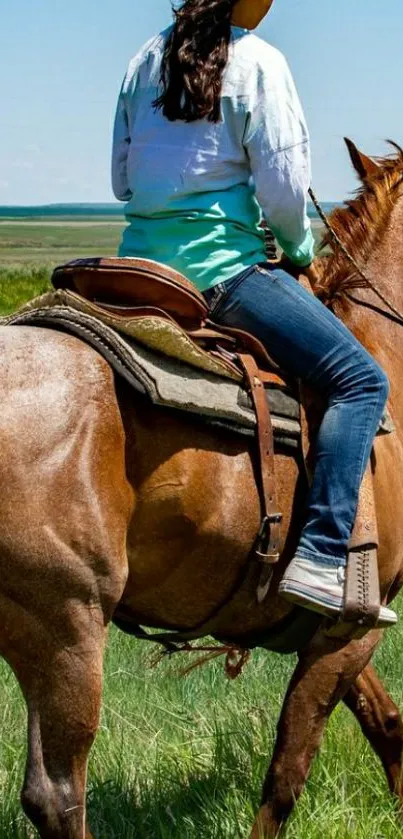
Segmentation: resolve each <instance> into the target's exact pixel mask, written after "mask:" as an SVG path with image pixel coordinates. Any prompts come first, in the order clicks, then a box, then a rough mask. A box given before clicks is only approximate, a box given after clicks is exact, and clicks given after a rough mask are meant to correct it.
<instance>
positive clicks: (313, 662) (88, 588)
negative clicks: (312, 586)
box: [0, 144, 403, 839]
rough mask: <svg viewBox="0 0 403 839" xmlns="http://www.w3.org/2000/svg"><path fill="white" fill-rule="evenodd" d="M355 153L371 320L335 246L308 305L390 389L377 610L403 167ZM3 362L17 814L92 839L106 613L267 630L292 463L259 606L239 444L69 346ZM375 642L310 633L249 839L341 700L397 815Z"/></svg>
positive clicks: (399, 566)
mask: <svg viewBox="0 0 403 839" xmlns="http://www.w3.org/2000/svg"><path fill="white" fill-rule="evenodd" d="M350 155H351V158H352V161H353V164H354V166H355V169H356V170H357V172H358V175H359V177H360V179H361V187H360V190H359V192H358V194H357V197H356V198H355V199H354V200H352V201H350V202H349V203H348V204H346V205H345V206H344V207H343V208H339V209H337V210H336V211H335V212H334V213H333V214H332V217H331V224H332V227H333V229H334V230H335V232H336V234H337V235H338V236H339V238H340V240H341V241H342V242H343V244H344V245H345V247H346V248H347V250H348V251H349V253H350V254H351V256H352V258H353V259H354V260H355V262H356V263H357V264H358V265H359V266H360V268H361V269H365V272H366V275H367V276H368V277H370V278H371V283H372V284H373V286H374V287H376V288H377V289H378V290H379V291H380V293H381V294H382V295H383V300H384V302H383V303H382V304H379V298H378V297H376V296H374V294H373V292H372V291H371V290H370V289H368V287H366V286H367V284H366V282H365V281H364V280H363V278H362V276H361V275H360V273H357V271H356V269H355V268H354V267H352V264H351V262H350V260H349V259H348V258H347V257H346V254H345V252H344V251H343V250H342V249H340V248H339V247H335V248H334V251H333V254H331V255H324V256H323V257H321V263H320V264H321V266H322V281H321V283H320V289H319V293H320V294H321V296H322V297H323V299H324V302H325V303H326V304H327V305H329V306H330V307H331V308H333V309H334V311H335V312H336V314H338V315H339V316H340V317H342V318H343V320H344V322H345V323H346V324H347V326H348V327H349V328H350V329H351V330H352V331H353V332H354V334H355V335H356V336H357V337H358V338H359V340H361V341H362V343H363V344H364V345H365V346H366V347H367V348H368V349H369V350H370V351H371V352H372V353H373V355H374V356H375V357H376V358H377V360H378V361H379V362H380V364H381V365H382V366H383V368H384V369H385V370H386V372H387V374H388V376H389V380H390V386H391V395H390V411H391V414H392V417H393V421H394V425H395V432H394V434H391V435H388V436H383V437H380V438H377V440H376V442H375V444H374V451H373V458H372V467H373V473H374V490H375V496H376V504H377V518H378V528H379V534H380V550H379V572H380V585H381V594H382V599H383V602H388V601H389V600H392V599H393V597H394V596H395V595H396V594H397V592H398V590H399V588H400V586H401V583H402V578H403V522H402V520H401V517H400V516H398V515H397V506H398V503H399V498H400V497H401V495H402V491H403V407H402V400H401V398H400V382H401V379H402V373H403V331H402V319H401V317H400V316H399V309H400V311H401V310H402V308H403V288H402V285H401V282H400V277H401V274H402V271H403V239H402V236H401V231H402V229H403V196H402V190H401V186H402V184H403V151H402V150H400V149H398V148H397V149H396V154H393V156H389V157H386V158H384V159H379V160H377V161H374V160H372V159H370V158H368V157H366V156H365V155H363V154H362V153H361V152H359V151H358V149H356V147H355V146H353V145H352V144H350ZM390 306H393V312H392V310H391V309H390ZM0 346H1V349H0V353H1V367H0V392H1V394H2V411H1V415H0V440H1V448H0V452H1V455H0V475H1V487H2V490H1V492H0V654H1V655H2V656H3V657H4V659H5V660H6V661H7V662H8V663H9V665H10V666H11V668H12V669H13V671H14V673H15V676H16V678H17V680H18V682H19V684H20V687H21V690H22V692H23V695H24V698H25V702H26V705H27V711H28V755H27V764H26V772H25V778H24V784H23V789H22V793H21V800H22V806H23V808H24V810H25V813H26V814H27V816H28V817H29V818H30V819H31V821H32V823H33V824H34V825H35V826H36V828H37V830H38V832H39V835H40V836H41V837H42V839H91V837H92V834H91V831H90V828H89V826H88V825H87V820H86V806H85V794H86V772H87V760H88V754H89V751H90V747H91V745H92V743H93V740H94V738H95V735H96V731H97V726H98V721H99V712H100V704H101V687H102V670H103V654H104V647H105V641H106V636H107V629H108V625H109V623H110V622H111V620H112V619H113V616H114V613H115V611H116V609H117V607H124V610H125V613H126V614H130V615H131V616H132V618H133V621H134V622H135V623H138V624H141V625H143V626H146V627H159V628H161V629H167V630H174V629H179V630H191V629H192V628H193V627H195V626H197V625H199V624H201V623H203V622H204V621H206V620H207V619H208V617H209V616H210V615H211V614H213V613H216V614H217V625H216V627H215V630H214V635H215V637H216V638H218V639H223V638H225V639H227V641H228V640H229V641H231V640H232V641H233V642H234V643H237V644H240V645H241V646H242V644H243V643H244V645H245V644H246V642H247V639H248V638H249V637H250V636H251V634H252V635H253V634H255V635H256V634H258V633H264V632H265V631H267V629H268V628H274V627H276V626H278V625H279V623H280V622H281V621H282V620H283V619H284V618H285V617H286V616H287V615H288V614H289V611H290V609H291V606H290V605H289V604H287V603H286V602H285V601H283V600H282V599H281V598H279V597H278V595H277V585H278V582H279V579H280V578H281V576H282V574H283V571H284V568H285V566H286V564H287V562H288V561H289V560H290V558H291V557H292V555H293V551H294V550H295V547H296V544H297V540H298V534H299V531H300V528H301V523H302V521H303V509H304V498H305V481H304V480H302V479H301V475H300V468H299V465H298V463H297V462H296V460H295V459H294V458H292V457H289V456H286V455H284V454H278V455H276V463H275V468H276V481H277V488H278V499H279V506H280V507H281V510H282V512H283V514H284V516H283V522H282V531H281V559H280V562H279V563H278V565H277V566H276V568H275V570H274V574H273V578H272V582H271V586H270V590H269V593H268V596H267V598H266V599H265V600H264V601H263V602H262V603H260V604H258V603H257V601H256V576H255V575H254V574H252V573H249V572H248V570H247V569H248V567H250V566H249V564H248V563H249V556H250V551H251V546H252V544H253V542H254V539H255V536H256V533H257V531H258V529H259V524H260V500H259V494H258V490H257V488H256V481H255V474H254V462H253V443H252V442H250V441H248V440H246V441H245V440H244V439H242V438H240V437H235V435H230V434H228V433H226V432H225V431H223V430H219V429H212V428H211V427H208V426H205V425H201V424H200V425H199V424H197V423H191V422H190V421H189V420H188V419H185V417H184V416H183V415H182V414H181V415H179V414H173V413H172V412H169V411H164V410H162V409H160V408H159V409H158V410H157V409H156V408H154V407H153V406H152V405H151V404H149V403H148V402H146V401H145V400H143V399H142V398H140V397H139V396H138V395H135V394H134V393H133V392H132V391H131V390H130V389H129V387H128V385H126V384H125V383H124V382H123V381H118V380H115V378H114V375H113V373H112V371H111V369H110V367H109V366H108V364H107V363H106V361H105V360H104V359H103V358H102V357H101V356H100V355H99V354H98V353H97V352H95V350H94V349H93V348H91V347H89V346H87V345H86V344H85V343H82V342H81V341H79V340H78V339H77V338H75V337H72V336H70V335H68V334H65V333H62V332H56V331H51V330H47V329H43V328H37V327H35V328H30V327H24V326H3V327H0ZM222 604H225V605H224V606H223V607H222ZM220 607H222V608H220ZM381 635H382V633H381V632H380V631H379V630H377V629H372V630H370V631H368V632H367V634H365V635H364V636H363V637H361V638H355V639H346V638H344V639H343V638H337V637H331V635H330V634H329V633H328V632H327V631H326V629H325V628H324V627H323V626H320V627H319V629H318V630H317V631H316V632H315V634H314V636H313V638H312V639H311V640H310V642H309V643H307V644H305V646H304V647H303V648H302V649H300V650H299V655H298V663H297V665H296V668H295V671H294V673H293V676H292V678H291V681H290V684H289V687H288V691H287V695H286V697H285V701H284V705H283V709H282V713H281V717H280V721H279V726H278V735H277V742H276V745H275V749H274V753H273V757H272V760H271V764H270V767H269V770H268V774H267V777H266V780H265V783H264V787H263V794H262V803H261V806H260V809H259V811H258V813H257V815H256V820H255V823H254V825H253V826H252V832H251V834H250V839H262V837H264V839H274V837H276V836H278V835H279V833H280V832H281V831H282V830H283V829H285V825H286V820H287V817H288V816H289V814H290V812H291V810H292V808H293V806H294V804H295V802H296V800H297V799H298V796H299V795H300V793H301V791H302V789H303V786H304V783H305V780H306V778H307V775H308V773H309V770H310V767H311V763H312V760H313V758H314V755H315V753H316V751H317V749H318V746H319V744H320V741H321V737H322V734H323V731H324V728H325V725H326V722H327V720H328V718H329V716H330V714H331V712H332V710H333V709H334V708H335V706H336V705H337V703H338V702H339V701H342V700H344V702H345V703H346V704H347V705H348V706H349V707H350V708H351V710H352V711H353V713H354V714H355V716H356V718H357V719H358V721H359V723H360V725H361V728H362V730H363V732H364V734H365V735H366V737H367V738H368V740H369V742H370V743H371V744H372V746H373V748H374V749H375V751H376V753H377V754H378V755H379V757H380V759H381V761H382V763H383V766H384V769H385V772H386V776H387V779H388V782H389V786H390V789H391V791H393V793H394V794H396V795H397V796H398V797H399V799H400V801H401V802H403V789H402V784H401V770H402V761H401V756H402V747H403V722H402V719H401V716H400V713H399V710H398V708H397V707H396V706H395V704H394V703H393V702H392V700H391V699H390V697H389V696H388V694H387V693H386V691H385V689H384V687H383V686H382V684H381V682H380V680H379V679H378V677H377V675H376V673H375V671H374V670H373V668H372V665H371V664H370V661H371V658H372V655H373V653H374V651H375V649H376V647H377V645H378V643H379V641H380V638H381Z"/></svg>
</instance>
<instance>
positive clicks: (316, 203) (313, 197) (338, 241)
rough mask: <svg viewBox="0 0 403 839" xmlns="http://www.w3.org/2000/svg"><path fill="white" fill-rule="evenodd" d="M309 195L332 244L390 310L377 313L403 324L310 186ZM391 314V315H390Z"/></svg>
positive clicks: (361, 303)
mask: <svg viewBox="0 0 403 839" xmlns="http://www.w3.org/2000/svg"><path fill="white" fill-rule="evenodd" d="M309 197H310V199H311V201H312V203H313V205H314V207H315V210H316V212H317V214H318V216H319V218H320V219H321V220H322V221H323V224H324V225H325V227H326V229H327V230H328V231H329V233H330V236H331V239H332V241H333V242H334V244H335V245H337V247H338V248H339V250H341V252H342V253H343V254H344V256H345V257H346V259H347V260H348V262H349V263H350V264H351V265H352V266H353V267H354V269H355V271H356V273H357V274H358V276H359V277H361V278H362V279H363V280H364V282H365V286H366V287H367V288H370V289H371V291H373V292H374V294H376V296H377V297H378V298H379V299H380V300H382V303H384V304H385V306H387V307H388V309H389V310H390V311H389V312H385V310H384V309H376V312H377V314H379V315H383V317H385V318H390V319H391V320H394V321H395V322H397V323H399V325H400V326H403V312H400V311H399V309H396V308H395V306H393V304H392V303H390V302H389V300H388V299H387V297H385V296H384V295H383V294H382V292H380V291H379V290H378V289H377V288H376V286H375V285H374V284H373V282H372V281H371V280H370V278H369V277H368V275H367V274H366V273H365V271H364V270H363V269H362V268H360V266H359V265H358V262H356V260H355V259H354V257H353V256H351V254H350V253H349V251H348V250H347V248H346V246H345V245H344V244H343V242H342V241H341V239H340V238H339V236H338V235H337V233H336V231H335V230H334V229H333V227H332V225H331V223H330V221H329V219H328V218H327V216H326V214H325V212H324V211H323V209H322V207H321V205H320V204H319V201H318V199H317V197H316V195H315V193H314V191H313V189H312V187H310V188H309ZM348 296H349V297H351V295H348ZM351 299H353V300H354V302H355V303H357V304H358V305H360V306H365V305H366V304H365V302H364V301H362V300H358V299H357V298H356V297H354V298H351ZM392 315H393V317H392Z"/></svg>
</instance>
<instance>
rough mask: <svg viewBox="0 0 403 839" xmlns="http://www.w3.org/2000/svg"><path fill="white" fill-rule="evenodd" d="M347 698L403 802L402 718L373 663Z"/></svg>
mask: <svg viewBox="0 0 403 839" xmlns="http://www.w3.org/2000/svg"><path fill="white" fill-rule="evenodd" d="M344 702H345V703H346V705H347V706H348V708H350V710H351V711H352V712H353V714H354V715H355V717H356V718H357V720H358V722H359V724H360V726H361V729H362V731H363V733H364V734H365V737H366V738H367V740H368V741H369V743H370V744H371V746H372V748H373V749H374V751H375V752H376V754H377V755H378V757H379V758H380V760H381V761H382V764H383V768H384V770H385V773H386V777H387V779H388V784H389V788H390V790H391V792H392V793H394V794H395V795H397V796H398V797H399V799H400V802H401V803H403V784H402V751H403V721H402V717H401V715H400V711H399V709H398V708H397V706H396V705H395V703H394V702H393V701H392V699H391V698H390V696H389V695H388V693H387V692H386V690H385V688H384V686H383V684H382V682H381V681H380V679H379V678H378V676H377V674H376V673H375V671H374V669H373V667H371V665H368V666H367V667H366V668H365V669H364V670H363V672H362V673H361V674H360V675H359V676H358V678H357V679H356V681H355V682H354V684H353V685H352V687H351V688H350V689H349V690H348V692H347V693H346V695H345V697H344Z"/></svg>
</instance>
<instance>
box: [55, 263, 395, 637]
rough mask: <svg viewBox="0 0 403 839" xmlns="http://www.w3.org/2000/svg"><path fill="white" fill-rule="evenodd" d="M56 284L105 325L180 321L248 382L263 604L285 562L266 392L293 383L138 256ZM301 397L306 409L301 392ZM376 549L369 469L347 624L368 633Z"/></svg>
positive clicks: (66, 272)
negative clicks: (253, 429) (259, 511)
mask: <svg viewBox="0 0 403 839" xmlns="http://www.w3.org/2000/svg"><path fill="white" fill-rule="evenodd" d="M52 283H53V286H54V288H55V289H63V290H67V291H69V292H72V293H73V294H74V295H79V296H80V297H81V298H84V299H85V300H86V301H88V302H89V303H90V304H91V311H93V312H94V313H95V314H97V313H98V315H99V317H100V318H101V319H102V317H105V316H107V317H111V316H113V318H114V319H115V321H116V319H117V320H119V319H121V320H122V322H124V323H127V322H128V321H133V322H135V321H136V319H137V320H139V321H140V320H141V319H142V318H144V317H145V316H152V317H153V318H157V319H160V320H161V322H164V321H174V322H175V323H176V324H177V325H178V326H179V327H180V329H181V330H182V331H183V332H184V333H186V336H187V337H188V339H189V340H190V341H191V342H192V343H193V344H195V345H196V346H197V347H198V348H201V349H202V350H203V351H204V353H207V354H208V356H209V357H210V359H211V361H212V362H214V363H215V364H216V365H217V364H219V365H220V370H221V375H227V376H228V377H230V378H231V377H232V378H235V379H238V381H239V380H240V379H243V381H244V383H245V386H246V389H247V390H248V391H249V393H250V396H251V399H252V402H253V406H254V409H255V412H256V420H257V424H256V438H257V460H258V466H259V468H258V469H257V471H256V474H257V482H258V489H259V495H260V500H261V509H262V519H261V526H260V529H259V532H258V534H257V537H256V541H255V545H254V548H253V556H254V557H255V559H256V560H258V562H259V563H260V567H261V573H260V581H259V585H258V590H257V597H258V601H259V602H262V601H263V600H264V598H265V597H266V595H267V592H268V589H269V585H270V581H271V576H272V570H273V565H274V564H275V563H276V562H277V561H278V559H279V544H280V524H281V520H282V514H281V512H279V510H278V507H277V501H276V485H275V472H274V442H273V429H272V423H271V417H270V410H269V406H268V403H267V400H266V396H265V392H264V386H265V384H268V383H274V384H279V385H282V386H284V387H287V384H288V383H287V377H286V376H285V375H284V374H283V373H282V371H281V370H280V369H279V368H278V366H277V365H276V364H275V363H274V362H273V360H272V359H271V358H270V356H269V355H268V353H267V352H266V349H265V348H264V347H263V345H262V344H261V343H260V341H258V340H257V339H256V338H255V337H254V336H252V335H250V334H249V333H247V332H244V331H242V330H238V329H232V328H229V327H225V326H222V325H219V326H218V325H217V324H216V323H213V322H211V321H210V320H209V317H208V315H209V312H208V306H207V304H206V301H205V299H204V297H203V295H202V294H201V293H200V292H199V291H198V290H197V289H196V288H195V286H194V285H193V284H192V283H190V282H189V280H187V279H186V277H184V276H183V275H182V274H180V273H178V272H177V271H174V270H173V269H171V268H169V267H167V266H164V265H161V264H159V263H157V262H154V261H152V260H148V259H137V258H133V259H132V258H124V259H121V258H89V259H77V260H74V261H72V262H69V263H67V264H66V265H62V266H60V267H58V268H56V269H55V271H54V273H53V277H52ZM223 371H224V372H223ZM301 393H302V403H303V404H304V391H303V389H302V391H301ZM307 402H308V403H309V399H307ZM306 424H307V425H309V420H308V421H307V423H306ZM314 424H315V423H314ZM309 433H312V424H311V426H310V428H309V429H307V433H306V434H305V435H303V436H305V441H306V440H308V437H309ZM377 546H378V537H377V530H376V516H375V505H374V496H373V488H372V476H371V472H370V470H367V473H366V475H365V479H364V482H363V487H362V491H361V495H360V502H359V509H358V512H357V519H356V525H355V528H354V532H353V535H352V539H351V544H350V555H349V562H348V572H347V581H346V592H345V611H344V621H347V622H348V623H350V625H352V624H353V623H355V622H356V621H357V620H359V621H360V622H361V623H363V624H365V626H366V627H368V626H372V625H375V624H376V620H377V618H378V615H379V608H380V594H379V578H378V567H377Z"/></svg>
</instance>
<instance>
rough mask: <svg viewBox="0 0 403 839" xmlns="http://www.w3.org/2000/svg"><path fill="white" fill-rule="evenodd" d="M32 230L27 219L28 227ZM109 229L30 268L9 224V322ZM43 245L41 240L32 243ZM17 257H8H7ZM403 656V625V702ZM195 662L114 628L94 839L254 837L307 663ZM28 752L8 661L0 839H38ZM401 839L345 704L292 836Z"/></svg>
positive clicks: (96, 769)
mask: <svg viewBox="0 0 403 839" xmlns="http://www.w3.org/2000/svg"><path fill="white" fill-rule="evenodd" d="M13 226H14V227H17V225H15V224H14V225H13ZM26 226H27V225H24V223H22V222H21V231H24V230H25V227H26ZM45 227H47V225H45ZM32 229H34V228H32ZM100 229H101V228H96V230H97V231H98V232H97V234H96V237H95V238H96V241H95V239H94V238H93V233H94V230H93V231H92V232H91V233H89V231H88V230H87V229H85V226H83V225H81V228H80V229H79V230H76V229H75V230H74V236H73V234H72V233H71V229H69V231H68V233H67V234H66V237H62V239H60V240H59V239H58V238H57V237H58V236H59V234H57V236H56V234H55V233H54V232H53V233H52V236H53V235H54V236H55V239H54V240H53V239H52V240H51V241H50V243H49V242H48V243H47V244H46V247H45V245H44V244H43V248H42V250H43V262H44V264H43V265H41V264H40V263H39V262H38V261H37V260H36V258H35V259H32V260H30V258H29V251H30V247H28V245H27V240H26V238H25V239H24V242H25V245H24V247H22V248H20V249H15V248H14V246H13V244H12V242H11V245H10V239H9V238H8V240H7V241H8V245H7V248H5V247H3V246H4V239H2V237H3V235H4V230H5V226H1V225H0V313H5V312H8V311H11V310H12V309H13V308H16V307H17V306H18V305H20V304H21V303H22V302H23V301H24V300H26V299H28V298H29V297H32V296H34V295H36V294H40V293H42V292H43V291H44V290H45V289H46V288H47V286H48V282H49V275H50V268H51V265H52V264H54V262H55V259H54V257H55V251H56V250H57V248H56V245H57V241H63V248H65V247H67V244H69V247H70V246H71V249H72V253H71V255H69V258H73V257H74V256H78V255H81V254H83V251H84V252H87V253H88V250H87V245H88V248H90V247H91V248H94V250H96V249H97V248H98V247H99V246H100V240H99V238H98V233H99V230H100ZM9 235H10V234H9V231H8V232H7V236H8V237H9ZM23 235H24V236H25V235H26V234H25V232H24V234H23ZM113 235H115V234H114V233H113ZM69 237H71V238H69ZM87 237H88V239H87ZM39 239H40V240H41V237H39ZM41 241H42V242H44V240H41ZM91 243H92V244H91ZM37 246H38V247H39V245H38V242H37V240H36V239H35V244H34V245H32V247H34V248H36V247H37ZM76 247H77V250H75V248H76ZM108 247H109V245H108ZM2 248H3V250H2ZM6 250H7V252H8V254H9V257H10V258H9V259H8V258H7V260H5V261H3V258H2V254H3V253H4V252H5V251H6ZM73 251H74V252H73ZM96 252H99V251H96ZM21 254H23V259H22V261H21V262H19V259H20V257H21ZM56 261H59V260H56ZM60 261H62V260H60ZM13 265H14V266H15V267H12V266H13ZM18 265H19V267H16V266H18ZM402 646H403V626H398V627H397V628H396V629H393V630H391V631H390V632H389V633H388V634H387V635H386V637H385V640H384V642H383V644H382V646H381V649H380V650H379V652H378V653H377V657H376V658H377V666H378V670H379V672H380V674H381V675H382V677H383V678H384V679H385V681H386V684H387V686H388V689H389V690H390V691H391V693H392V696H393V698H394V699H395V701H396V702H397V703H398V704H400V706H403V682H402V680H401V678H400V655H401V649H402ZM187 661H188V657H187V656H185V657H184V660H183V661H181V660H175V659H173V660H172V661H165V662H163V663H162V664H161V665H160V666H159V667H158V668H156V669H151V667H150V645H148V644H146V645H143V644H142V643H140V642H137V641H134V640H133V639H131V638H129V637H127V636H124V635H122V634H121V633H119V632H118V631H117V630H116V629H114V628H113V629H112V631H111V633H110V641H109V644H108V648H107V654H106V662H105V686H104V697H103V709H102V718H101V726H100V730H99V734H98V737H97V740H96V743H95V746H94V748H93V751H92V753H91V760H90V769H89V778H88V804H89V818H90V822H91V824H92V827H93V831H94V836H95V837H96V839H248V836H249V831H250V828H251V825H252V822H253V818H254V814H255V812H256V809H257V807H258V803H259V797H260V791H261V786H262V783H263V779H264V775H265V772H266V770H267V767H268V763H269V759H270V755H271V753H272V749H273V744H274V739H275V735H276V723H277V719H278V715H279V713H280V708H281V704H282V701H283V698H284V694H285V691H286V687H287V684H288V681H289V678H290V675H291V672H292V670H293V667H294V665H295V658H294V656H291V657H280V656H276V655H274V654H270V653H265V652H263V651H259V652H256V653H254V654H253V657H252V661H251V663H250V664H248V665H247V667H246V669H245V671H244V674H243V675H242V676H241V677H240V678H239V679H238V680H237V681H236V682H228V681H227V680H226V679H225V678H224V674H223V670H222V664H220V663H218V662H215V663H211V664H209V665H207V667H206V668H204V669H201V670H197V671H194V672H193V673H191V674H190V675H189V676H187V677H186V678H182V677H181V676H180V670H181V668H182V667H183V666H184V665H185V662H186V663H187ZM301 724H303V721H301ZM25 752H26V715H25V706H24V703H23V700H22V697H21V693H20V691H19V688H18V685H17V683H16V680H15V678H14V676H13V674H12V673H11V671H10V670H9V668H8V667H7V665H6V664H5V663H4V662H2V661H0V798H1V801H2V806H1V808H0V839H32V838H33V837H34V836H35V835H36V834H35V832H34V831H33V829H32V827H31V826H30V825H29V823H28V822H27V821H26V819H25V818H24V816H23V814H22V811H21V808H20V806H19V791H20V788H21V784H22V779H23V773H24V761H25ZM398 837H403V831H402V829H401V827H400V825H399V821H398V818H397V814H396V808H395V804H394V802H393V800H392V799H391V797H390V796H389V793H388V790H387V787H386V782H385V778H384V775H383V772H382V769H381V767H380V765H379V762H378V760H377V759H376V758H375V756H374V754H373V752H372V751H371V749H370V748H369V746H368V745H367V744H366V742H365V741H364V739H363V737H362V735H361V733H360V731H359V728H358V726H357V724H356V723H355V721H354V719H353V717H352V716H351V715H350V713H349V712H348V711H347V709H345V708H344V707H343V706H340V707H338V708H337V709H336V711H335V712H334V714H333V715H332V718H331V720H330V724H329V726H328V728H327V731H326V735H325V738H324V742H323V745H322V748H321V751H320V755H319V756H318V758H317V759H316V761H315V763H314V767H313V771H312V775H311V777H310V779H309V781H308V783H307V786H306V789H305V792H304V794H303V796H302V798H301V800H300V802H299V803H298V806H297V807H296V809H295V812H294V814H293V816H292V818H291V820H290V823H289V828H288V831H287V839H398Z"/></svg>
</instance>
